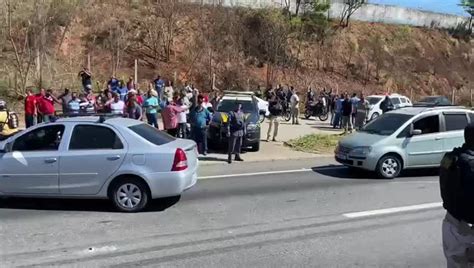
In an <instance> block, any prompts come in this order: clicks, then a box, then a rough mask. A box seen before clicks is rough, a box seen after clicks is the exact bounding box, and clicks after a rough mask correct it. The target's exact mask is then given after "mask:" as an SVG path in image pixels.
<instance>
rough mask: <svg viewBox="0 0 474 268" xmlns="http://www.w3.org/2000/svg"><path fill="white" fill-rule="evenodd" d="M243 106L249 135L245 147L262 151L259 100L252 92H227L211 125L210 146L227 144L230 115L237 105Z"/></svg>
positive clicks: (263, 111) (245, 140) (262, 111)
mask: <svg viewBox="0 0 474 268" xmlns="http://www.w3.org/2000/svg"><path fill="white" fill-rule="evenodd" d="M238 103H240V104H242V109H243V112H244V114H245V124H246V126H247V134H246V135H245V137H244V140H243V147H250V148H251V149H252V151H259V150H260V115H262V114H264V113H265V112H266V111H265V110H263V109H262V110H260V109H259V107H258V100H257V98H256V97H255V96H254V94H253V93H251V92H225V93H224V96H223V97H222V99H221V101H220V102H219V104H218V105H217V109H216V111H215V113H214V114H213V117H212V120H211V123H210V125H209V133H208V138H209V145H210V146H215V147H216V146H222V145H224V144H227V123H228V113H229V112H231V111H233V110H235V108H236V106H237V104H238Z"/></svg>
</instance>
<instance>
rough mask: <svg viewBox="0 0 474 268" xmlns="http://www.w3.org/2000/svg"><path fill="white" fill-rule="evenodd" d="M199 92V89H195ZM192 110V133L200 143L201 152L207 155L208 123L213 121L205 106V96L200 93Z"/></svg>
mask: <svg viewBox="0 0 474 268" xmlns="http://www.w3.org/2000/svg"><path fill="white" fill-rule="evenodd" d="M195 92H196V93H198V91H197V90H196V91H195ZM194 98H196V99H197V100H195V101H193V106H192V108H191V111H190V115H189V117H190V119H191V133H192V136H193V139H194V141H195V142H196V143H197V145H198V149H199V153H200V154H202V155H207V125H208V124H209V122H211V119H212V118H211V113H210V112H209V111H208V110H207V109H206V108H204V107H203V105H202V104H203V102H204V97H203V96H202V95H198V96H196V97H194Z"/></svg>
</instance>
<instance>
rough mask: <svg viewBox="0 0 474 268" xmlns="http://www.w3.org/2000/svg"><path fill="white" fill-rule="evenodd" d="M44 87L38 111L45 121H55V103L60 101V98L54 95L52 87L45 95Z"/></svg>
mask: <svg viewBox="0 0 474 268" xmlns="http://www.w3.org/2000/svg"><path fill="white" fill-rule="evenodd" d="M43 93H44V89H42V90H41V93H40V95H42V97H40V98H39V99H38V113H40V114H41V116H42V119H43V122H46V123H48V122H51V121H54V119H55V115H54V113H55V109H54V103H55V102H57V103H60V102H59V100H58V99H57V98H56V97H55V96H54V95H53V92H52V90H51V89H48V91H46V93H45V94H44V95H43Z"/></svg>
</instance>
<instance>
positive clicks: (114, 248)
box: [80, 246, 117, 255]
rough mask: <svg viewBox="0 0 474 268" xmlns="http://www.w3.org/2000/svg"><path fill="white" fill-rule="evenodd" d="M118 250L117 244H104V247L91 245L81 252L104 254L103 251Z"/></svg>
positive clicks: (82, 253)
mask: <svg viewBox="0 0 474 268" xmlns="http://www.w3.org/2000/svg"><path fill="white" fill-rule="evenodd" d="M116 250H117V247H116V246H104V247H99V248H94V247H90V248H88V249H85V250H82V251H81V252H80V254H81V255H84V254H103V253H108V252H113V251H116Z"/></svg>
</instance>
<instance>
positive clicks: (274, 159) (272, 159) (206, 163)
mask: <svg viewBox="0 0 474 268" xmlns="http://www.w3.org/2000/svg"><path fill="white" fill-rule="evenodd" d="M333 157H334V155H333V154H310V155H308V156H298V157H288V158H270V159H262V160H254V161H246V162H244V163H243V164H245V163H261V162H276V161H285V160H289V161H292V160H306V159H311V158H333ZM223 159H224V158H223ZM219 164H226V165H228V164H227V162H219V161H203V160H200V161H199V165H200V166H211V165H219ZM236 164H239V163H237V162H236Z"/></svg>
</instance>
